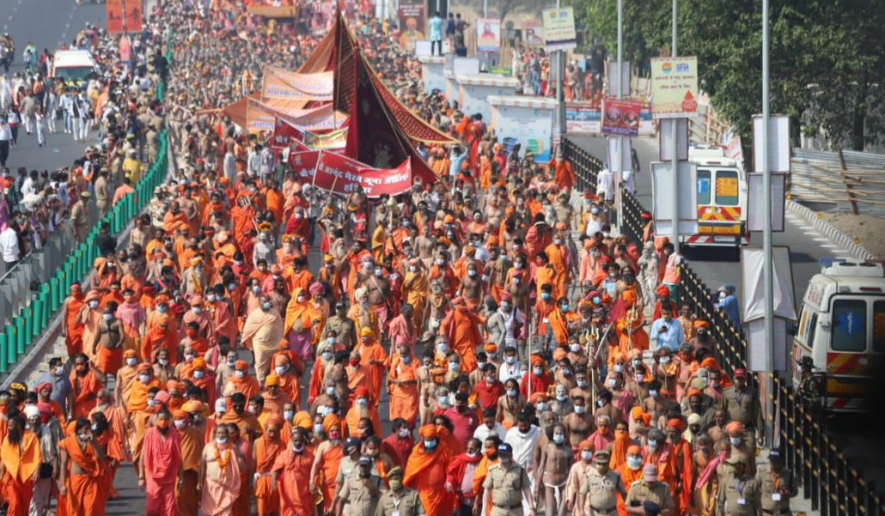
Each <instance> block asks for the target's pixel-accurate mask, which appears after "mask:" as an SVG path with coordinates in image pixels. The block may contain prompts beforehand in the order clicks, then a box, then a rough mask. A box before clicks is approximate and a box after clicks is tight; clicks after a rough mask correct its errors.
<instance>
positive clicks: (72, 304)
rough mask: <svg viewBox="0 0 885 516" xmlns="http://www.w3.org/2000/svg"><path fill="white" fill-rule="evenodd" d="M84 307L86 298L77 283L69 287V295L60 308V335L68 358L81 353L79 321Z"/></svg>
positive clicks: (82, 328) (81, 327) (82, 326)
mask: <svg viewBox="0 0 885 516" xmlns="http://www.w3.org/2000/svg"><path fill="white" fill-rule="evenodd" d="M84 306H86V296H84V295H83V291H82V290H81V288H80V284H79V283H73V284H72V285H71V295H70V296H69V297H68V298H67V299H66V300H65V302H64V305H63V306H62V319H61V334H62V337H64V338H65V347H66V348H67V350H68V356H69V357H72V356H74V355H76V354H77V353H82V352H83V331H84V328H85V326H84V324H83V323H82V322H81V321H80V313H81V312H82V311H83V307H84Z"/></svg>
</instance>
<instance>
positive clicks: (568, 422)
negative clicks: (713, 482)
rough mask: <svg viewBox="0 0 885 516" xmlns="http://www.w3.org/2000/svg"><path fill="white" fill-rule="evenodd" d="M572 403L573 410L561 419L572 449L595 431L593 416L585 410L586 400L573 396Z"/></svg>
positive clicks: (578, 395)
mask: <svg viewBox="0 0 885 516" xmlns="http://www.w3.org/2000/svg"><path fill="white" fill-rule="evenodd" d="M572 392H574V390H572ZM572 403H573V404H574V407H575V410H574V412H571V413H569V414H567V415H566V416H565V417H564V418H562V424H563V425H565V427H566V428H567V429H568V440H569V444H570V445H571V446H572V448H577V447H578V446H579V445H580V444H581V441H583V440H584V439H586V438H587V437H588V436H589V435H590V434H592V433H593V432H594V431H595V424H594V423H595V421H594V419H593V414H591V413H590V412H589V411H588V410H587V405H586V403H587V399H586V398H585V397H584V396H582V395H581V394H577V395H575V394H573V395H572Z"/></svg>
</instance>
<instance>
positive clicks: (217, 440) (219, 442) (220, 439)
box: [215, 437, 227, 446]
mask: <svg viewBox="0 0 885 516" xmlns="http://www.w3.org/2000/svg"><path fill="white" fill-rule="evenodd" d="M215 444H217V445H219V446H224V445H226V444H227V437H216V438H215Z"/></svg>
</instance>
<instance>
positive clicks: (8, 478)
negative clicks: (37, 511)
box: [0, 431, 41, 516]
mask: <svg viewBox="0 0 885 516" xmlns="http://www.w3.org/2000/svg"><path fill="white" fill-rule="evenodd" d="M0 460H2V461H3V466H4V467H5V468H6V473H4V475H3V480H2V494H3V499H4V500H6V501H7V502H8V504H9V505H8V506H7V510H6V514H7V515H8V516H27V514H28V506H29V505H30V504H31V495H32V494H33V492H34V473H36V472H37V467H38V466H39V465H40V462H41V459H40V440H39V439H38V438H37V435H36V434H34V433H33V432H30V431H24V432H23V433H22V439H21V442H20V443H19V444H18V445H15V444H12V443H10V442H9V436H6V437H4V438H3V444H2V445H0Z"/></svg>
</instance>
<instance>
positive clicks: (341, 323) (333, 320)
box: [320, 300, 356, 349]
mask: <svg viewBox="0 0 885 516" xmlns="http://www.w3.org/2000/svg"><path fill="white" fill-rule="evenodd" d="M332 332H334V335H335V342H336V343H339V344H343V345H344V347H346V348H347V349H352V348H353V346H354V344H355V343H356V326H355V325H354V322H353V319H351V318H349V317H347V303H345V302H344V301H343V300H342V301H338V303H337V304H336V305H335V314H334V315H332V316H331V317H329V319H328V320H327V321H326V324H325V325H324V326H323V334H322V337H320V338H321V339H326V338H328V337H329V335H331V333H332Z"/></svg>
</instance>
